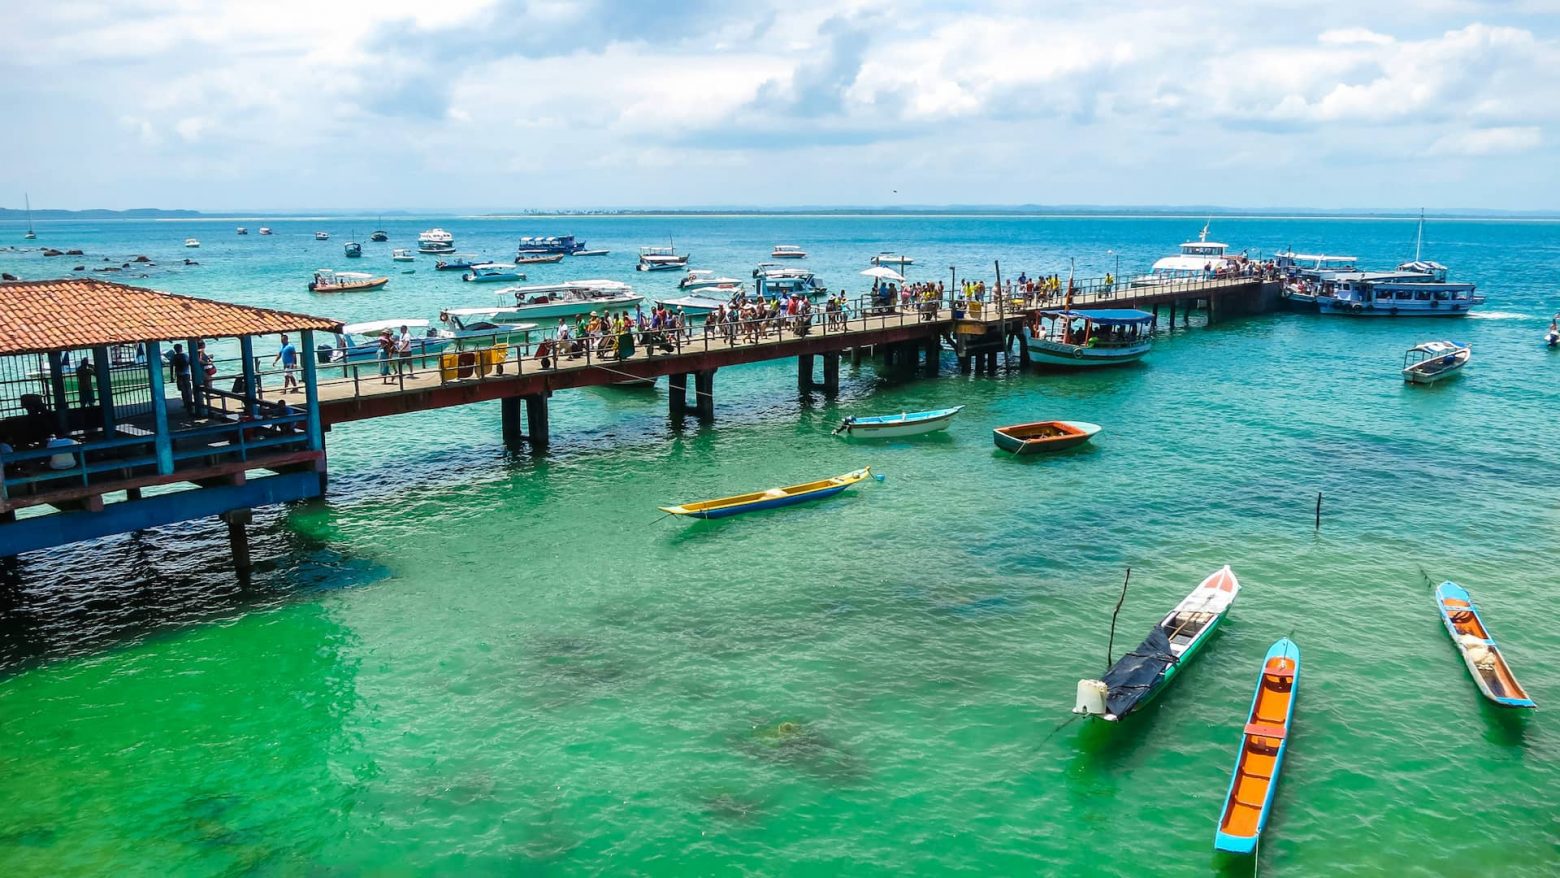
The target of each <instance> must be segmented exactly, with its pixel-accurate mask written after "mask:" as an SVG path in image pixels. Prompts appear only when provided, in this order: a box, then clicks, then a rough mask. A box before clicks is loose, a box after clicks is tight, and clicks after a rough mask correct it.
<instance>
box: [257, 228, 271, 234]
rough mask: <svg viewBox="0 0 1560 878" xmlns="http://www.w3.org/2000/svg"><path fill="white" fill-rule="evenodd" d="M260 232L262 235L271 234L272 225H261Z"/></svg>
mask: <svg viewBox="0 0 1560 878" xmlns="http://www.w3.org/2000/svg"><path fill="white" fill-rule="evenodd" d="M260 234H262V235H269V234H271V227H270V226H261V227H260Z"/></svg>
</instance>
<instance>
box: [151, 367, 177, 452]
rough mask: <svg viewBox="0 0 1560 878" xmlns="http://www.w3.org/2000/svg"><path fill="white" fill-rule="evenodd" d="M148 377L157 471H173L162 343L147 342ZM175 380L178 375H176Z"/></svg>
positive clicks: (171, 439) (171, 438) (171, 440)
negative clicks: (155, 441)
mask: <svg viewBox="0 0 1560 878" xmlns="http://www.w3.org/2000/svg"><path fill="white" fill-rule="evenodd" d="M146 377H147V380H148V381H149V383H150V384H151V388H150V389H151V392H152V424H153V426H152V435H153V437H155V438H156V440H157V471H158V472H160V473H162V474H163V475H167V474H169V473H171V472H173V437H172V436H171V435H169V433H168V391H167V389H166V388H164V387H163V370H162V344H161V343H159V342H155V341H149V342H147V343H146ZM174 378H175V380H177V379H178V376H174Z"/></svg>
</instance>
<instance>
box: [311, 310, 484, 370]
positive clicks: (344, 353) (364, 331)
mask: <svg viewBox="0 0 1560 878" xmlns="http://www.w3.org/2000/svg"><path fill="white" fill-rule="evenodd" d="M402 327H405V328H406V330H407V332H408V333H410V334H411V336H412V356H414V357H421V356H432V355H433V354H437V353H439V352H440V351H442V350H444V349H445V348H447V347H449V346H450V345H451V344H452V343H453V342H454V341H455V339H454V338H453V337H452V336H450V335H447V334H445V333H441V332H439V331H438V330H437V329H434V328H433V327H432V326H431V325H430V324H429V323H428V321H426V320H414V319H402V320H370V321H368V322H366V323H349V324H347V325H346V326H343V327H341V332H339V333H337V334H336V344H335V346H334V347H333V346H331V345H320V346H319V353H320V358H321V360H322V361H325V360H327V359H328V362H329V363H330V364H333V365H340V364H343V363H364V362H370V361H373V360H377V359H379V338H380V334H381V333H382V332H384V331H385V330H386V329H388V330H390V335H391V337H392V338H394V339H396V341H397V342H399V341H400V338H401V328H402Z"/></svg>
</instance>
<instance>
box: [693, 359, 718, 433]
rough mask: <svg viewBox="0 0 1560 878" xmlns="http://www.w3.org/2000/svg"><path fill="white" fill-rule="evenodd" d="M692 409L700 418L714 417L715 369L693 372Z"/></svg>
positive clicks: (711, 418) (710, 418)
mask: <svg viewBox="0 0 1560 878" xmlns="http://www.w3.org/2000/svg"><path fill="white" fill-rule="evenodd" d="M693 392H694V394H695V399H694V402H693V410H694V412H695V413H697V414H698V416H699V417H700V418H701V419H702V420H706V421H710V420H714V419H715V370H714V369H705V370H703V371H699V372H695V373H693Z"/></svg>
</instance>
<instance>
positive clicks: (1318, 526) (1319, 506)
mask: <svg viewBox="0 0 1560 878" xmlns="http://www.w3.org/2000/svg"><path fill="white" fill-rule="evenodd" d="M1316 529H1317V530H1321V529H1322V492H1321V491H1317V492H1316Z"/></svg>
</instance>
